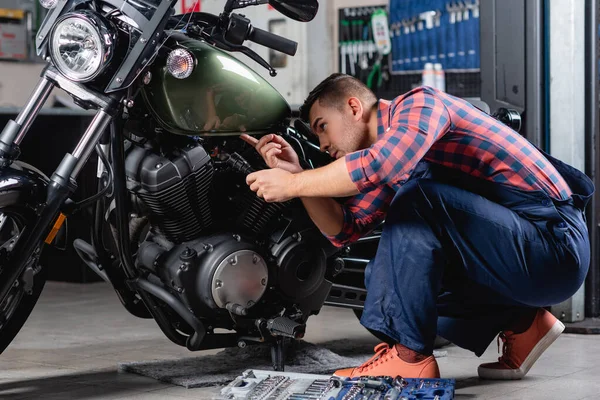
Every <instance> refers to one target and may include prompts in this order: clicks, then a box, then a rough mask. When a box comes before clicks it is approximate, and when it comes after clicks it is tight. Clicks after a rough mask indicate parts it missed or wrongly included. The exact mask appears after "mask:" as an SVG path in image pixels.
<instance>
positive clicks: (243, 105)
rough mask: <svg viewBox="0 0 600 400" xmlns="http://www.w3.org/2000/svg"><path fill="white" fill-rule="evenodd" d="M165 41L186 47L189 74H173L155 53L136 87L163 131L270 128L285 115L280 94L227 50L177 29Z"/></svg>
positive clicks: (256, 130) (230, 131) (197, 132)
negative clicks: (149, 76)
mask: <svg viewBox="0 0 600 400" xmlns="http://www.w3.org/2000/svg"><path fill="white" fill-rule="evenodd" d="M167 46H168V47H169V48H170V50H174V49H177V48H182V49H186V50H188V51H189V52H190V53H191V54H192V56H193V57H194V62H195V67H194V71H193V72H192V74H191V75H190V76H189V77H187V78H185V79H177V78H175V77H173V76H172V75H171V74H170V73H169V71H168V70H167V66H166V60H167V57H161V58H159V59H158V60H157V61H156V62H155V64H154V66H153V67H152V70H151V72H152V80H151V81H150V83H149V84H148V85H146V86H145V87H144V89H143V90H142V96H143V98H144V100H145V102H146V104H147V106H148V108H149V110H150V112H151V113H152V114H153V115H154V117H155V118H156V119H157V120H158V122H159V123H160V125H161V126H162V127H163V128H164V129H165V130H167V131H168V132H171V133H175V134H180V135H188V136H212V135H232V134H239V133H240V132H248V133H261V132H272V131H274V130H275V129H276V128H280V127H281V125H282V123H283V122H284V121H285V119H286V118H288V117H290V116H291V109H290V106H289V104H288V103H287V102H286V100H285V99H284V98H283V96H281V94H279V92H278V91H277V90H276V89H275V88H273V86H271V85H270V84H269V83H268V82H267V81H266V80H265V79H263V78H262V77H261V76H260V75H258V74H257V73H256V72H254V71H253V70H252V69H250V68H249V67H248V66H247V65H245V64H244V63H242V62H241V61H239V60H238V59H236V58H234V57H232V56H230V55H229V54H228V53H226V52H224V51H221V50H219V49H217V48H215V47H214V46H211V45H209V44H207V43H206V42H203V41H200V40H194V39H190V38H188V37H187V36H185V35H183V34H179V33H177V34H174V35H173V36H172V37H171V38H170V40H169V42H168V44H167ZM163 50H165V49H164V48H163Z"/></svg>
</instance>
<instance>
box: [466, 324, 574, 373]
mask: <svg viewBox="0 0 600 400" xmlns="http://www.w3.org/2000/svg"><path fill="white" fill-rule="evenodd" d="M564 330H565V326H564V324H563V323H562V322H560V321H559V320H556V322H555V323H554V325H552V328H550V330H549V331H548V333H546V334H545V335H544V337H543V338H542V339H541V340H540V341H539V342H537V344H536V345H535V346H534V347H533V349H532V350H531V352H530V353H529V355H528V356H527V358H525V361H523V364H521V367H520V368H518V369H493V368H481V367H478V368H477V373H478V374H479V377H480V378H482V379H496V380H515V379H522V378H523V377H524V376H525V375H526V374H527V372H529V369H531V367H532V366H533V364H535V362H536V361H537V360H538V358H540V356H541V355H542V354H543V353H544V351H546V349H547V348H548V347H550V345H551V344H552V343H554V341H555V340H556V339H558V337H559V336H560V334H561V333H562V332H563V331H564Z"/></svg>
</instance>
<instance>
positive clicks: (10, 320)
mask: <svg viewBox="0 0 600 400" xmlns="http://www.w3.org/2000/svg"><path fill="white" fill-rule="evenodd" d="M0 216H4V217H8V218H7V220H6V222H5V223H2V224H0V246H3V245H4V244H5V243H8V242H7V236H6V232H5V228H7V229H11V231H13V232H14V227H16V228H17V229H18V230H19V237H20V233H21V232H22V231H23V228H24V227H25V226H26V225H27V224H31V223H32V222H33V220H34V218H35V214H34V213H33V212H32V211H31V210H30V209H28V208H26V207H19V206H13V207H5V208H3V209H0ZM9 218H10V220H9ZM11 221H12V225H13V226H14V227H13V228H11V227H10V224H8V223H10V222H11ZM7 224H8V226H7ZM13 232H9V235H12V233H13ZM11 237H12V238H14V235H12V236H11ZM41 245H42V244H40V247H39V248H38V249H39V250H38V254H36V255H35V259H34V260H35V261H34V260H30V262H32V263H35V264H33V265H32V266H31V267H33V269H34V270H35V271H36V272H35V275H34V276H33V285H32V287H31V290H30V291H29V293H25V288H24V285H23V284H20V285H18V286H16V287H13V288H12V289H11V291H10V292H9V295H8V296H7V298H6V299H5V301H4V302H3V303H2V304H0V354H2V353H3V352H4V350H5V349H6V348H7V347H8V345H9V344H10V343H11V342H12V341H13V339H14V338H15V337H16V336H17V334H18V333H19V331H20V330H21V328H22V327H23V325H24V324H25V321H27V318H29V315H30V314H31V311H32V310H33V307H35V304H36V303H37V301H38V299H39V297H40V294H41V293H42V290H43V289H44V285H45V283H46V279H47V269H46V268H41V267H40V266H39V265H38V264H37V260H39V253H40V252H41ZM7 254H10V250H9V251H6V250H5V249H3V250H0V270H1V269H2V265H1V263H5V262H6V255H7ZM32 257H33V256H32ZM0 276H1V275H0Z"/></svg>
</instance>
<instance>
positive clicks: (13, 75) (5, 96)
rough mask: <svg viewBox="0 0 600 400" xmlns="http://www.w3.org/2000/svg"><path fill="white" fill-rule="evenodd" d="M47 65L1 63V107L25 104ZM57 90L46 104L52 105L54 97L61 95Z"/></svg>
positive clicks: (46, 105)
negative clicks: (57, 94)
mask: <svg viewBox="0 0 600 400" xmlns="http://www.w3.org/2000/svg"><path fill="white" fill-rule="evenodd" d="M44 66H45V64H40V63H29V62H20V61H19V62H12V61H0V107H21V106H23V105H24V104H25V102H26V101H27V99H28V98H29V95H30V94H31V92H32V90H33V88H34V87H35V85H36V84H37V82H38V81H39V78H40V74H41V72H42V69H43V68H44ZM60 92H61V90H60V89H55V91H54V92H53V93H52V95H51V96H50V98H49V99H48V101H47V102H46V104H45V107H48V106H50V105H51V104H52V100H53V97H54V96H55V95H56V93H60Z"/></svg>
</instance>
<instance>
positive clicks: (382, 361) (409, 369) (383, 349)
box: [333, 343, 440, 378]
mask: <svg viewBox="0 0 600 400" xmlns="http://www.w3.org/2000/svg"><path fill="white" fill-rule="evenodd" d="M333 375H334V376H337V377H339V378H356V377H358V376H392V377H396V376H401V377H403V378H439V377H440V370H439V368H438V364H437V361H436V360H435V358H434V357H433V356H429V357H427V358H426V359H424V360H422V361H419V362H416V363H409V362H406V361H404V360H402V359H401V358H400V357H399V355H398V351H397V350H396V347H395V346H392V347H390V346H389V345H388V344H387V343H381V344H378V345H377V346H376V347H375V355H374V356H373V357H371V359H370V360H368V361H367V362H365V363H364V364H363V365H361V366H360V367H357V368H347V369H340V370H337V371H335V373H334V374H333Z"/></svg>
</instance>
